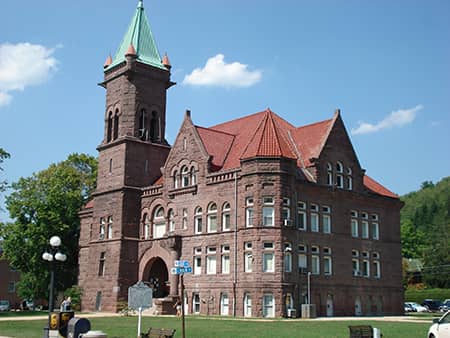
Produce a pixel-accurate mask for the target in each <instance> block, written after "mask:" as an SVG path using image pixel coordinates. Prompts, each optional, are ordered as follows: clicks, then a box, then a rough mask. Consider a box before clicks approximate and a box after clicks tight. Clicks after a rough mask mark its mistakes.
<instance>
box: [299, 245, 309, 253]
mask: <svg viewBox="0 0 450 338" xmlns="http://www.w3.org/2000/svg"><path fill="white" fill-rule="evenodd" d="M306 251H307V247H306V245H305V244H299V245H298V252H306Z"/></svg>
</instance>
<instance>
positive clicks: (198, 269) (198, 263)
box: [194, 257, 202, 275]
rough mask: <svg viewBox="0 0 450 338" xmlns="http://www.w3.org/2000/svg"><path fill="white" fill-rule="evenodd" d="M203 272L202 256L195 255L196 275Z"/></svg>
mask: <svg viewBox="0 0 450 338" xmlns="http://www.w3.org/2000/svg"><path fill="white" fill-rule="evenodd" d="M201 274H202V258H201V257H195V258H194V275H201Z"/></svg>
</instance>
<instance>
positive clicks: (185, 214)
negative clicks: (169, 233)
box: [183, 209, 188, 230]
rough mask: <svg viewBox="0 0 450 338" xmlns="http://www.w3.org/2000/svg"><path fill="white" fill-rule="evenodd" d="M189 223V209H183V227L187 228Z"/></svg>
mask: <svg viewBox="0 0 450 338" xmlns="http://www.w3.org/2000/svg"><path fill="white" fill-rule="evenodd" d="M187 224H188V214H187V209H183V229H185V230H186V229H187Z"/></svg>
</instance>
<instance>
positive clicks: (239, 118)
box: [209, 110, 266, 128]
mask: <svg viewBox="0 0 450 338" xmlns="http://www.w3.org/2000/svg"><path fill="white" fill-rule="evenodd" d="M265 112H266V111H265V110H263V111H260V112H257V113H253V114H250V115H245V116H242V117H238V118H236V119H234V120H229V121H226V122H222V123H219V124H216V125H214V126H211V127H209V128H216V127H219V126H222V125H225V124H229V123H231V122H236V121H240V120H244V119H247V118H249V117H253V116H255V115H258V114H263V113H265Z"/></svg>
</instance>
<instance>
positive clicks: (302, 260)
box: [298, 253, 308, 271]
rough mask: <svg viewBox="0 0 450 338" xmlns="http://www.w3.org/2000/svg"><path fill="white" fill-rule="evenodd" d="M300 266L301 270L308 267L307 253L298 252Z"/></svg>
mask: <svg viewBox="0 0 450 338" xmlns="http://www.w3.org/2000/svg"><path fill="white" fill-rule="evenodd" d="M298 267H299V268H300V271H306V269H307V268H308V256H306V254H304V253H299V254H298Z"/></svg>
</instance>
